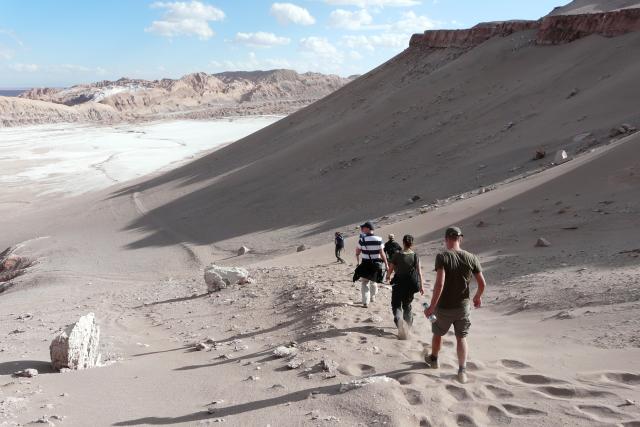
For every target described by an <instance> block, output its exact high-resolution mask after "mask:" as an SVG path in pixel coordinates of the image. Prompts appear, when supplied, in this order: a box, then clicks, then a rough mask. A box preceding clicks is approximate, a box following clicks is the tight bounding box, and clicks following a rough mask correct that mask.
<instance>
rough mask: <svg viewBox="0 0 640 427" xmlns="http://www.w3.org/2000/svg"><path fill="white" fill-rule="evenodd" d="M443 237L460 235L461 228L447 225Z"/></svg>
mask: <svg viewBox="0 0 640 427" xmlns="http://www.w3.org/2000/svg"><path fill="white" fill-rule="evenodd" d="M444 236H445V237H462V236H463V234H462V230H461V229H460V228H458V227H449V228H447V231H445V232H444Z"/></svg>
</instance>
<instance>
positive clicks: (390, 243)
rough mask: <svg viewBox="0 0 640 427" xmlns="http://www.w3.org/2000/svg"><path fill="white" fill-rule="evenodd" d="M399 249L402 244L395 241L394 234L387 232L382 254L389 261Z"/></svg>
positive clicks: (400, 249)
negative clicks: (387, 235)
mask: <svg viewBox="0 0 640 427" xmlns="http://www.w3.org/2000/svg"><path fill="white" fill-rule="evenodd" d="M400 251H402V246H400V245H399V244H398V242H396V236H395V235H393V234H389V237H388V240H387V243H385V244H384V254H385V255H386V256H387V259H388V260H389V262H391V259H392V258H393V256H394V255H395V254H396V253H397V252H400Z"/></svg>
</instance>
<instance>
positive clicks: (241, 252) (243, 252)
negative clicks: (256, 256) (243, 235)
mask: <svg viewBox="0 0 640 427" xmlns="http://www.w3.org/2000/svg"><path fill="white" fill-rule="evenodd" d="M248 253H249V248H248V247H246V246H242V247H241V248H240V249H238V256H242V255H246V254H248Z"/></svg>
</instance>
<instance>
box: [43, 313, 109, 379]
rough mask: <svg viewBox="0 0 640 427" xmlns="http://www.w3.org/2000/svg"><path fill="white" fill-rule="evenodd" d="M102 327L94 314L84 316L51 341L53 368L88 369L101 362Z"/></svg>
mask: <svg viewBox="0 0 640 427" xmlns="http://www.w3.org/2000/svg"><path fill="white" fill-rule="evenodd" d="M99 341H100V327H99V326H98V324H97V323H96V317H95V315H94V314H93V313H89V314H87V315H86V316H82V317H81V318H80V319H78V321H77V322H76V323H74V324H73V325H69V326H67V327H66V329H65V330H64V331H62V332H60V333H59V334H58V335H57V336H56V337H55V338H54V339H53V341H51V345H50V346H49V353H50V354H51V366H53V369H55V370H56V371H59V370H60V369H63V368H67V369H87V368H93V367H95V366H97V365H98V364H99V362H100V353H99V352H98V344H99Z"/></svg>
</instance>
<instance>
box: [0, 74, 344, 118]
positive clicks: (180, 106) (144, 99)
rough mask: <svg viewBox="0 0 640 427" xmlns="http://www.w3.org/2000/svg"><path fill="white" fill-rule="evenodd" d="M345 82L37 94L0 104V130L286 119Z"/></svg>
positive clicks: (177, 83) (126, 86)
mask: <svg viewBox="0 0 640 427" xmlns="http://www.w3.org/2000/svg"><path fill="white" fill-rule="evenodd" d="M349 81H351V79H347V78H342V77H339V76H335V75H324V74H319V73H304V74H299V73H297V72H295V71H292V70H271V71H251V72H225V73H219V74H206V73H193V74H188V75H186V76H184V77H182V78H180V79H175V80H174V79H161V80H151V81H150V80H141V79H128V78H121V79H119V80H116V81H107V80H105V81H101V82H97V83H92V84H87V85H77V86H73V87H70V88H63V89H54V88H36V89H31V90H29V91H27V92H25V93H23V94H21V95H20V99H19V101H21V102H18V100H15V99H14V100H10V99H4V100H2V102H0V118H1V119H2V120H0V125H4V126H15V125H20V124H34V123H51V122H57V121H72V122H77V121H83V120H85V119H86V120H90V121H102V120H103V118H104V119H106V120H107V121H118V120H145V119H160V118H164V117H167V116H171V117H173V118H202V119H206V118H215V117H223V116H243V115H263V114H289V113H291V112H293V111H296V110H298V109H300V108H302V107H305V106H306V105H309V104H311V103H312V102H314V101H317V100H318V99H321V98H323V97H325V96H327V95H329V94H330V93H332V92H334V91H335V90H337V89H339V88H340V87H342V86H343V85H345V84H346V83H348V82H349ZM32 101H38V102H37V103H30V102H32ZM63 107H64V108H63Z"/></svg>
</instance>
